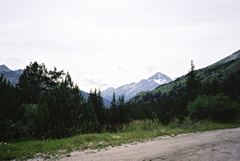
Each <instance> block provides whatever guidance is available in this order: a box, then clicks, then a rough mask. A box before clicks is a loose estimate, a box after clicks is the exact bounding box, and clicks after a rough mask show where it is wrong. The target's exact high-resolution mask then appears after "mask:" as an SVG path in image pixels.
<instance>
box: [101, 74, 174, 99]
mask: <svg viewBox="0 0 240 161" xmlns="http://www.w3.org/2000/svg"><path fill="white" fill-rule="evenodd" d="M171 81H172V80H171V78H170V77H168V76H166V75H165V74H162V73H160V72H158V73H156V74H154V75H153V76H151V77H150V78H148V79H142V80H141V81H139V82H133V83H130V84H126V85H123V86H121V87H118V88H116V89H114V88H108V89H106V90H104V91H102V97H103V98H105V99H108V100H110V101H111V100H112V95H113V93H114V92H115V96H116V98H118V97H119V96H121V95H124V97H125V100H129V99H131V98H132V97H133V96H135V95H136V94H137V93H139V92H144V91H149V90H153V89H155V88H156V87H158V86H159V85H162V84H165V83H169V82H171Z"/></svg>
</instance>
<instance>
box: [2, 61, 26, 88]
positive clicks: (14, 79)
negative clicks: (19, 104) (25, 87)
mask: <svg viewBox="0 0 240 161" xmlns="http://www.w3.org/2000/svg"><path fill="white" fill-rule="evenodd" d="M22 73H23V70H22V69H18V70H11V69H9V68H8V67H7V66H6V65H4V64H3V65H0V75H2V74H3V75H4V77H6V79H7V80H9V81H10V82H11V83H12V84H13V85H16V84H17V83H18V79H19V76H20V75H21V74H22Z"/></svg>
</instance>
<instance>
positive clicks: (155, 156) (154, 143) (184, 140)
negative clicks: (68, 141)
mask: <svg viewBox="0 0 240 161" xmlns="http://www.w3.org/2000/svg"><path fill="white" fill-rule="evenodd" d="M61 160H62V161H67V160H68V161H75V160H84V161H88V160H94V161H100V160H101V161H112V160H117V161H119V160H131V161H132V160H156V161H160V160H164V161H169V160H174V161H175V160H176V161H188V160H189V161H190V160H193V161H198V160H200V161H240V128H235V129H226V130H217V131H208V132H203V133H192V134H183V135H178V136H174V137H159V138H156V139H154V140H151V141H147V142H145V143H132V144H124V145H122V146H119V147H109V148H107V149H103V150H85V151H80V152H72V153H71V157H68V158H62V159H61Z"/></svg>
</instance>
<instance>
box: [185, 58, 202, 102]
mask: <svg viewBox="0 0 240 161" xmlns="http://www.w3.org/2000/svg"><path fill="white" fill-rule="evenodd" d="M194 69H195V65H194V64H193V61H192V60H191V69H190V71H189V73H188V74H187V79H186V95H187V97H188V99H189V101H192V100H194V99H195V98H196V97H197V94H198V92H199V88H200V86H201V83H200V82H199V81H198V80H197V73H196V72H195V71H194Z"/></svg>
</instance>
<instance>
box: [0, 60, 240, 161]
mask: <svg viewBox="0 0 240 161" xmlns="http://www.w3.org/2000/svg"><path fill="white" fill-rule="evenodd" d="M239 66H240V59H239V58H238V59H237V58H236V59H232V60H231V61H223V62H222V63H217V64H214V65H212V66H209V67H207V68H204V69H201V70H198V71H195V70H194V68H195V66H194V64H193V61H192V62H191V68H190V71H189V73H188V74H187V75H185V76H183V77H181V78H178V79H177V80H176V81H174V82H171V83H169V84H166V85H163V86H160V87H159V88H157V89H156V90H153V91H150V92H146V93H141V94H139V95H137V96H136V97H135V98H134V99H133V100H131V101H130V102H125V100H124V96H120V97H119V98H115V94H113V98H112V102H111V106H110V108H106V107H104V104H103V98H102V97H101V91H100V90H98V91H97V90H96V89H95V90H94V91H92V90H91V91H90V94H89V97H88V99H87V100H85V99H84V97H83V94H82V93H81V92H80V90H79V87H78V85H76V84H74V83H73V81H72V79H71V76H70V74H69V73H67V74H65V73H64V71H63V70H61V71H57V69H56V68H54V70H50V71H48V70H47V68H46V67H45V65H44V64H38V63H37V62H34V63H30V65H28V66H26V68H25V69H24V71H23V74H22V75H21V76H20V78H19V83H18V84H17V85H16V86H13V85H11V84H10V82H8V81H7V80H6V79H5V78H4V77H3V76H1V77H0V96H1V97H0V111H1V113H0V129H1V133H0V142H1V144H0V158H3V159H13V158H23V157H33V156H36V154H39V155H44V156H42V157H58V154H65V153H67V154H68V153H69V152H70V151H72V150H83V149H86V148H103V147H107V146H110V145H112V146H117V145H120V144H122V143H128V142H132V141H141V140H145V139H151V138H154V137H157V136H162V135H172V134H173V135H177V134H181V133H188V132H196V131H205V130H214V129H221V128H231V127H239V124H226V123H232V122H239V121H238V120H239V119H240V117H239V116H240V83H239V82H240V68H239ZM161 89H163V90H161ZM136 120H139V121H136ZM203 120H211V121H214V122H211V121H210V122H206V121H203ZM193 121H194V122H193ZM56 154H57V155H56ZM53 155H55V156H53ZM23 159H26V158H23Z"/></svg>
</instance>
